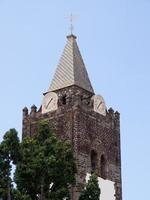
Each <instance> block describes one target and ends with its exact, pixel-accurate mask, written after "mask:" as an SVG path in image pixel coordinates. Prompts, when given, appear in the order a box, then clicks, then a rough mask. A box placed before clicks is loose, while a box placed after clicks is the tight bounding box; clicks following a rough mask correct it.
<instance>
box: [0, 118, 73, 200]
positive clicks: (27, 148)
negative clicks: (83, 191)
mask: <svg viewBox="0 0 150 200" xmlns="http://www.w3.org/2000/svg"><path fill="white" fill-rule="evenodd" d="M12 164H14V165H16V170H15V173H14V180H12V178H11V170H12ZM75 173H76V165H75V160H74V157H73V151H72V147H71V144H70V143H68V142H67V141H62V140H60V139H59V138H58V137H57V136H56V135H55V134H54V133H52V132H51V130H50V129H49V126H48V123H47V122H46V121H42V122H41V123H40V124H39V126H38V130H37V133H36V134H35V136H34V137H32V138H31V137H26V138H24V139H23V141H22V142H20V141H19V138H18V136H17V131H16V130H15V129H10V130H9V131H8V132H7V133H6V134H5V135H4V138H3V141H2V142H1V143H0V198H2V199H3V200H49V199H51V200H61V199H63V198H64V197H67V198H68V199H70V194H69V187H70V186H71V185H73V184H74V183H75ZM13 181H14V182H15V184H16V188H14V186H13V184H12V182H13Z"/></svg>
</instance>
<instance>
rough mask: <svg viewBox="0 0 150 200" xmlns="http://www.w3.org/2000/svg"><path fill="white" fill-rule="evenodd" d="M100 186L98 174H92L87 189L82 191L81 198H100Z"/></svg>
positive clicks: (97, 199)
mask: <svg viewBox="0 0 150 200" xmlns="http://www.w3.org/2000/svg"><path fill="white" fill-rule="evenodd" d="M99 196H100V188H99V185H98V180H97V176H96V175H95V174H92V175H91V176H90V179H89V181H88V183H87V184H86V187H85V189H84V190H83V191H82V192H81V195H80V197H79V200H99Z"/></svg>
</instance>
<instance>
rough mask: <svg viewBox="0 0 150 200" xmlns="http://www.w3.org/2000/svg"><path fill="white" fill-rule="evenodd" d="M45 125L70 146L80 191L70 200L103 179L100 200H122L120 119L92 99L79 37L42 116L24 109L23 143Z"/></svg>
mask: <svg viewBox="0 0 150 200" xmlns="http://www.w3.org/2000/svg"><path fill="white" fill-rule="evenodd" d="M42 119H47V120H48V122H49V126H50V128H51V129H52V130H54V132H55V133H56V134H57V135H58V136H59V137H60V138H61V139H63V140H70V141H71V143H72V146H73V150H74V155H75V159H76V163H77V169H78V173H77V175H76V182H77V184H76V187H75V188H74V189H73V191H72V200H78V196H79V193H80V191H81V189H82V188H83V187H84V184H85V180H86V178H87V175H89V174H91V173H92V172H93V171H95V172H96V173H97V175H98V176H99V184H100V187H101V198H100V199H101V200H108V199H109V200H122V191H121V155H120V114H119V112H117V111H116V112H114V110H113V109H112V108H109V109H107V107H106V104H105V101H104V99H103V97H102V96H100V95H96V94H94V90H93V88H92V85H91V82H90V80H89V77H88V73H87V71H86V68H85V65H84V62H83V59H82V56H81V54H80V51H79V48H78V45H77V42H76V36H74V35H72V34H71V35H69V36H67V44H66V46H65V48H64V51H63V54H62V57H61V59H60V61H59V64H58V67H57V69H56V73H55V75H54V78H53V80H52V82H51V85H50V87H49V89H48V91H47V92H45V93H44V97H43V102H42V105H41V107H40V109H39V110H37V108H36V106H34V105H33V106H32V107H31V111H30V113H29V112H28V109H27V108H26V107H25V108H24V109H23V133H22V134H23V137H25V136H27V135H29V136H32V135H34V134H35V133H36V128H37V122H38V121H39V120H42Z"/></svg>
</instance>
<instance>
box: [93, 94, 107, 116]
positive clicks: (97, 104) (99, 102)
mask: <svg viewBox="0 0 150 200" xmlns="http://www.w3.org/2000/svg"><path fill="white" fill-rule="evenodd" d="M93 100H94V111H95V112H98V113H100V114H101V115H104V116H106V109H107V108H106V104H105V101H104V99H103V97H102V96H100V95H94V96H93Z"/></svg>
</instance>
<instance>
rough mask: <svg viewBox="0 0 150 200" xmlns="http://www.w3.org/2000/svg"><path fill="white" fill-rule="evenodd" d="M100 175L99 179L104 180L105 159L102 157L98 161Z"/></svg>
mask: <svg viewBox="0 0 150 200" xmlns="http://www.w3.org/2000/svg"><path fill="white" fill-rule="evenodd" d="M100 162H101V163H100V175H101V178H103V179H106V159H105V157H104V155H102V156H101V161H100Z"/></svg>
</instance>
